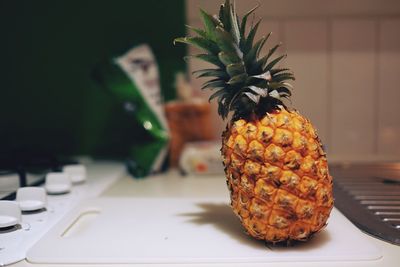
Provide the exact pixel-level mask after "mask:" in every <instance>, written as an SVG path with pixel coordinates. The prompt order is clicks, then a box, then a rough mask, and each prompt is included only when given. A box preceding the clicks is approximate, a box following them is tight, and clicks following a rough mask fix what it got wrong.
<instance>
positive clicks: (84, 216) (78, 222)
mask: <svg viewBox="0 0 400 267" xmlns="http://www.w3.org/2000/svg"><path fill="white" fill-rule="evenodd" d="M99 214H100V210H87V211H84V212H81V213H80V214H79V216H78V217H76V219H75V220H73V221H72V223H70V224H69V226H68V227H67V228H66V229H65V230H64V232H63V233H62V234H61V237H63V238H67V237H71V236H75V235H78V234H82V233H83V232H85V231H86V230H87V229H89V227H90V225H91V224H92V222H93V221H94V220H95V219H96V218H97V216H99Z"/></svg>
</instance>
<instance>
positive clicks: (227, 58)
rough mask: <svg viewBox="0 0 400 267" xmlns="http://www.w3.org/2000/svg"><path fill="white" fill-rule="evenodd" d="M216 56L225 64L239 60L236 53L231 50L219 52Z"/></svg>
mask: <svg viewBox="0 0 400 267" xmlns="http://www.w3.org/2000/svg"><path fill="white" fill-rule="evenodd" d="M218 58H219V60H220V61H221V62H222V63H223V64H224V65H225V66H227V65H229V64H233V63H239V62H241V61H240V58H239V57H238V55H236V54H235V53H232V52H219V54H218Z"/></svg>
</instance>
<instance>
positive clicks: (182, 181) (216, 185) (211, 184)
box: [12, 171, 400, 267]
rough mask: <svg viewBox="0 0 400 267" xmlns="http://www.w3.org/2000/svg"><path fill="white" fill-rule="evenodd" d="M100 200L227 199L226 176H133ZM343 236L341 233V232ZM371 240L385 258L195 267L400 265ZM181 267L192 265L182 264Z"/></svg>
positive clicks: (394, 250) (389, 248)
mask: <svg viewBox="0 0 400 267" xmlns="http://www.w3.org/2000/svg"><path fill="white" fill-rule="evenodd" d="M100 197H112V198H143V197H145V198H169V197H170V198H207V197H209V198H215V197H218V198H227V199H229V193H228V190H227V188H226V182H225V177H224V176H222V175H209V176H197V177H194V176H186V177H182V176H180V175H179V173H178V172H176V171H170V172H169V173H167V174H163V175H155V176H151V177H147V178H144V179H133V178H132V177H130V176H124V177H121V179H119V180H118V181H117V182H116V183H114V184H112V185H111V186H110V187H109V188H108V189H106V190H105V191H104V192H103V193H102V195H101V196H100ZM338 234H340V233H338ZM362 235H365V236H366V238H367V240H369V241H371V243H373V244H374V245H376V246H377V247H378V248H379V249H380V250H381V251H382V257H381V258H380V259H376V260H367V261H334V262H318V261H309V262H270V263H254V262H253V263H243V262H241V263H235V264H232V263H229V264H224V263H215V264H207V263H196V264H192V266H197V267H201V266H355V267H356V266H393V267H394V266H396V267H397V266H399V262H400V246H395V245H392V244H389V243H386V242H384V241H381V240H378V239H376V238H373V237H370V236H368V235H366V234H362ZM12 266H15V267H22V266H38V264H31V263H29V262H27V261H21V262H19V263H17V264H14V265H12ZM40 266H61V265H59V264H40ZM62 266H64V267H65V266H74V267H79V266H96V265H87V264H84V265H78V264H74V265H64V264H63V265H62ZM101 266H121V265H119V264H101ZM135 266H153V267H154V266H174V265H173V264H150V265H145V264H138V265H135ZM180 266H189V265H186V264H182V265H180Z"/></svg>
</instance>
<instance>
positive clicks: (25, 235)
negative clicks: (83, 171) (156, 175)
mask: <svg viewBox="0 0 400 267" xmlns="http://www.w3.org/2000/svg"><path fill="white" fill-rule="evenodd" d="M85 165H86V167H87V179H86V182H84V183H80V184H74V185H72V187H71V189H70V190H69V191H66V192H64V193H63V194H47V196H46V205H45V208H40V209H39V210H33V211H25V212H21V211H19V215H18V213H14V214H16V215H15V217H17V219H19V223H17V224H15V225H11V226H8V227H2V228H0V266H3V265H8V264H12V263H15V262H18V261H21V260H23V259H25V258H26V253H27V251H28V250H29V249H30V248H31V247H32V246H33V244H35V243H36V242H37V241H38V240H39V239H40V238H41V237H42V236H43V235H44V234H45V233H46V232H48V231H49V229H51V227H53V225H55V224H56V223H57V222H58V221H59V220H60V219H61V218H62V217H63V216H64V215H65V214H66V213H67V212H68V211H69V210H70V209H71V208H73V207H74V206H75V205H76V204H77V203H78V202H79V201H81V200H83V199H86V198H90V197H95V196H97V195H99V194H100V193H101V192H102V191H104V190H105V189H106V188H107V187H109V186H110V185H111V184H112V183H113V182H115V181H116V180H117V179H118V178H120V177H121V176H122V175H124V174H125V168H124V166H123V165H122V164H120V163H112V162H96V163H88V164H85ZM42 170H43V169H42ZM49 170H54V169H49ZM59 173H60V174H61V172H59ZM4 177H6V178H4ZM17 177H18V180H19V179H20V178H19V176H18V175H17V174H12V173H7V174H4V172H3V176H2V179H9V180H10V182H9V185H10V184H12V183H11V180H12V179H14V180H12V181H14V185H15V179H16V178H17ZM27 177H28V180H27V183H31V182H32V183H31V184H30V185H32V184H35V183H39V182H42V183H43V181H44V177H45V175H44V173H43V174H35V175H31V174H28V175H27ZM2 181H3V180H2ZM3 185H4V183H3ZM15 186H20V184H18V185H15ZM39 187H41V188H44V187H45V184H43V185H41V186H39ZM3 188H4V187H2V189H3ZM6 188H7V187H6ZM7 189H9V190H12V189H14V188H11V187H8V188H7ZM9 190H7V191H6V192H4V191H3V195H5V198H6V199H15V195H16V192H15V191H9ZM14 190H15V189H14ZM44 191H45V190H44ZM14 202H15V201H7V200H2V201H0V221H1V218H3V219H7V217H10V216H9V215H10V214H9V213H10V210H9V209H10V206H12V205H10V204H13V203H14ZM15 203H16V202H15ZM2 207H3V210H1V209H2ZM11 208H12V207H11ZM4 209H6V210H4ZM7 209H8V210H7ZM2 213H3V214H2ZM4 213H5V214H4ZM12 214H13V213H11V215H12ZM18 217H19V218H18ZM0 223H1V222H0Z"/></svg>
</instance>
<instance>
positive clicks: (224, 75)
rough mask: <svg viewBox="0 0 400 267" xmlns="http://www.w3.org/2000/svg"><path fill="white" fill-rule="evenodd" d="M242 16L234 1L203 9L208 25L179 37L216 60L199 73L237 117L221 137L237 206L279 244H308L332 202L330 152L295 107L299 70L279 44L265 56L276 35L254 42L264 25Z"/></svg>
mask: <svg viewBox="0 0 400 267" xmlns="http://www.w3.org/2000/svg"><path fill="white" fill-rule="evenodd" d="M256 8H257V7H255V8H253V9H252V10H250V11H249V12H247V13H246V14H245V15H244V16H243V17H242V18H241V19H240V18H239V17H238V15H237V14H236V11H235V7H234V5H232V4H231V3H230V1H229V0H227V1H225V3H224V4H222V5H221V8H220V10H219V15H218V16H217V15H215V16H211V15H210V14H208V13H207V12H205V11H203V10H200V14H201V17H202V20H203V23H204V29H198V28H192V27H189V28H190V29H191V30H192V31H193V32H194V33H195V34H196V36H192V37H183V38H177V39H175V42H181V43H186V44H190V45H194V46H197V47H199V48H201V49H202V50H204V53H203V54H199V55H194V56H193V57H195V58H197V59H200V60H204V61H207V62H209V63H212V64H213V65H215V68H211V69H203V70H198V71H195V72H194V74H196V75H197V76H198V77H207V78H208V77H211V79H210V80H208V81H207V82H205V83H204V85H203V87H202V89H211V90H213V94H212V95H211V96H210V100H212V99H217V100H218V113H219V115H220V116H221V117H222V118H223V119H226V118H228V117H229V118H230V121H229V122H228V123H227V127H226V130H225V131H224V133H223V134H222V149H221V154H222V158H223V164H224V167H225V173H226V178H227V185H228V188H229V190H230V196H231V206H232V208H233V211H234V213H235V214H236V215H237V216H238V217H239V219H240V221H241V223H242V225H243V226H244V228H245V230H246V232H247V233H248V234H250V235H251V236H253V237H254V238H256V239H260V240H265V241H266V242H271V243H273V244H275V243H279V242H290V241H295V240H299V241H305V240H308V239H309V238H310V237H311V236H312V235H313V234H314V233H316V232H318V231H320V230H321V229H322V228H323V227H324V226H325V225H326V221H327V219H328V217H329V214H330V212H331V209H332V207H333V194H332V177H331V176H330V175H329V172H328V165H327V160H326V154H325V153H324V151H323V149H322V144H321V142H320V139H319V138H318V136H317V133H316V130H315V128H314V127H313V125H312V124H311V123H310V121H309V120H308V119H307V118H305V117H303V116H302V115H301V114H300V113H299V112H297V111H295V110H293V109H289V108H288V107H287V105H286V102H287V101H286V100H287V99H289V98H290V96H291V90H292V86H291V85H290V84H289V83H288V81H289V80H294V76H293V73H292V72H291V71H290V70H289V69H286V68H279V67H277V66H278V63H279V62H280V61H281V60H282V59H283V58H284V57H285V55H281V56H278V57H276V58H274V59H272V57H273V55H274V53H275V52H276V50H277V49H278V47H279V46H280V44H278V45H275V46H273V47H272V48H271V49H270V50H269V53H267V54H266V55H264V56H260V51H261V49H262V47H263V45H264V44H265V43H266V41H267V40H268V37H269V36H270V34H268V35H267V36H265V37H262V38H261V39H260V40H258V41H254V38H255V34H256V31H257V28H258V26H259V24H260V21H258V22H257V23H256V24H254V25H251V26H250V29H249V32H248V34H246V28H247V27H246V24H247V20H248V18H249V16H250V15H251V14H253V12H254V11H255V9H256Z"/></svg>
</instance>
